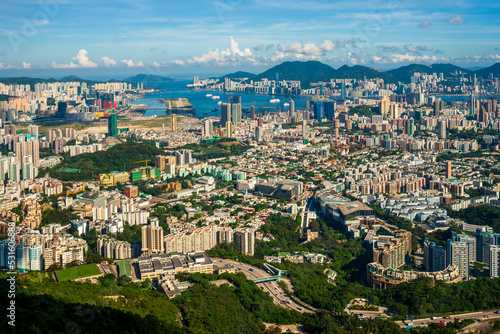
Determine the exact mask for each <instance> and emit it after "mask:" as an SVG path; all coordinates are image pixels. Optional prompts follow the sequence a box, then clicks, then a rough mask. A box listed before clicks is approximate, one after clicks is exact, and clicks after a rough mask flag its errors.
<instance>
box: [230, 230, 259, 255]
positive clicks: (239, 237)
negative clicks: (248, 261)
mask: <svg viewBox="0 0 500 334" xmlns="http://www.w3.org/2000/svg"><path fill="white" fill-rule="evenodd" d="M233 238H234V242H235V243H236V247H237V248H238V252H239V253H240V254H245V255H252V256H253V255H254V253H255V231H254V230H252V229H250V228H238V229H235V230H234V234H233Z"/></svg>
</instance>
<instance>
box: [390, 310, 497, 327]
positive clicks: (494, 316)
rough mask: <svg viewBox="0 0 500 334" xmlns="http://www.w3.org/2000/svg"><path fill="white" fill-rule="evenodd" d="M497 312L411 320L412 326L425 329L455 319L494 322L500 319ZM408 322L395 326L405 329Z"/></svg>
mask: <svg viewBox="0 0 500 334" xmlns="http://www.w3.org/2000/svg"><path fill="white" fill-rule="evenodd" d="M496 311H497V310H492V311H484V312H474V313H462V314H449V317H450V319H445V318H444V317H442V316H441V317H437V319H435V320H431V319H430V318H424V319H413V326H414V327H416V326H422V327H426V326H428V325H429V324H432V323H435V324H437V323H440V322H444V323H448V322H453V321H455V318H459V319H460V320H464V319H478V320H479V321H487V320H494V319H500V314H496V313H495V312H496ZM485 316H488V317H485ZM407 322H408V320H406V322H405V323H403V322H402V321H396V324H398V325H399V326H400V327H406V325H407Z"/></svg>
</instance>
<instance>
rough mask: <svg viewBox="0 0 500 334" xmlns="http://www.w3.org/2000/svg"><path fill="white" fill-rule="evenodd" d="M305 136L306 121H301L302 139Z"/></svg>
mask: <svg viewBox="0 0 500 334" xmlns="http://www.w3.org/2000/svg"><path fill="white" fill-rule="evenodd" d="M306 136H307V121H306V120H305V119H304V120H302V137H303V138H305V137H306Z"/></svg>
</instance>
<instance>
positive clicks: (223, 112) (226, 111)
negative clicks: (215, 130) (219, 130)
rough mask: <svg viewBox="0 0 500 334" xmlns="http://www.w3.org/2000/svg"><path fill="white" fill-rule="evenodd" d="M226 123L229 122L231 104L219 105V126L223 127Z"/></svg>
mask: <svg viewBox="0 0 500 334" xmlns="http://www.w3.org/2000/svg"><path fill="white" fill-rule="evenodd" d="M227 122H231V104H230V103H222V104H221V105H220V124H222V126H225V125H226V123H227Z"/></svg>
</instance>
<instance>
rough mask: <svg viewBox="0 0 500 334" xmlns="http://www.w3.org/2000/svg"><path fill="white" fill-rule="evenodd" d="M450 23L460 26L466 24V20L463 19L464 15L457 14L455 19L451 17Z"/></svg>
mask: <svg viewBox="0 0 500 334" xmlns="http://www.w3.org/2000/svg"><path fill="white" fill-rule="evenodd" d="M448 22H450V23H452V24H456V25H460V24H465V21H464V19H463V18H462V15H460V14H457V15H455V16H453V17H451V18H450V19H449V20H448Z"/></svg>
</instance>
